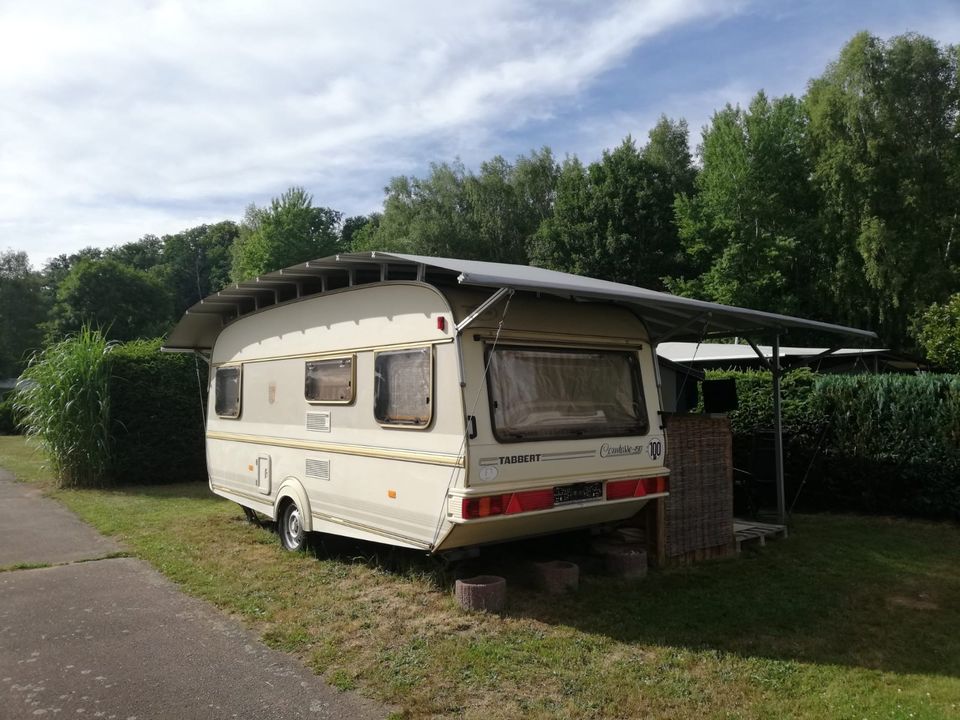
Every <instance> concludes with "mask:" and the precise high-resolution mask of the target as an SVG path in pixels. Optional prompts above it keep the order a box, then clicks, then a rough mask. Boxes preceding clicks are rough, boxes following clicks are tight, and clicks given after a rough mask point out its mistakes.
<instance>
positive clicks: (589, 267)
mask: <svg viewBox="0 0 960 720" xmlns="http://www.w3.org/2000/svg"><path fill="white" fill-rule="evenodd" d="M650 138H651V139H650V143H648V145H647V146H646V147H645V148H643V149H642V150H639V149H638V148H637V146H636V144H635V143H634V141H633V139H632V138H631V137H627V138H626V139H625V140H624V141H623V142H622V143H621V144H620V146H619V147H617V148H615V149H614V150H612V151H605V152H604V153H603V157H602V158H601V159H600V160H599V161H598V162H594V163H591V164H590V166H589V167H587V168H584V167H583V165H582V164H581V163H580V161H579V160H577V159H576V158H573V159H571V160H568V161H567V162H565V163H564V165H563V167H562V168H561V170H560V173H559V179H558V183H557V192H556V200H555V205H554V212H553V214H552V216H551V217H548V218H546V219H545V220H544V221H543V223H542V224H541V226H540V228H539V230H538V232H537V234H536V239H535V241H534V243H533V249H532V251H531V257H532V259H533V261H534V262H535V263H537V264H540V265H543V266H545V267H550V268H553V269H555V270H563V271H566V272H574V273H580V274H583V275H591V276H594V277H599V278H603V279H606V280H613V281H616V282H623V283H629V284H632V285H640V286H642V287H648V288H653V289H662V288H663V287H664V280H663V279H664V277H666V276H668V275H672V274H675V273H676V272H677V270H678V267H679V261H680V258H681V253H680V243H679V239H678V236H677V231H676V227H675V225H674V223H673V202H674V197H675V195H676V193H677V192H682V191H687V190H689V189H690V183H691V182H692V178H693V172H694V171H693V168H692V164H691V162H690V152H689V149H688V148H687V146H686V123H684V122H683V121H680V122H673V121H671V120H668V119H667V118H661V120H660V122H659V123H658V124H657V126H656V127H655V128H654V129H653V131H651V134H650Z"/></svg>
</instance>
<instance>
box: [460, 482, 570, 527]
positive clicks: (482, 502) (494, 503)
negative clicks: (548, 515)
mask: <svg viewBox="0 0 960 720" xmlns="http://www.w3.org/2000/svg"><path fill="white" fill-rule="evenodd" d="M552 507H553V488H543V489H542V490H527V491H525V492H517V493H509V494H507V495H486V496H484V497H471V498H463V501H462V504H461V506H460V515H461V517H463V519H464V520H474V519H476V518H485V517H492V516H494V515H515V514H516V513H522V512H532V511H534V510H549V509H550V508H552Z"/></svg>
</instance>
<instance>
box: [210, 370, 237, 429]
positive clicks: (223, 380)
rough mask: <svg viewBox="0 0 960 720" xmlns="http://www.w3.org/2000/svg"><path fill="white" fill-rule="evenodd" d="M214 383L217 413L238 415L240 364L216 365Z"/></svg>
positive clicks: (229, 416) (221, 415)
mask: <svg viewBox="0 0 960 720" xmlns="http://www.w3.org/2000/svg"><path fill="white" fill-rule="evenodd" d="M215 384H216V387H215V392H216V402H215V404H214V409H215V410H216V411H217V415H219V416H220V417H226V418H235V417H240V366H239V365H233V366H231V367H218V368H217V375H216V380H215Z"/></svg>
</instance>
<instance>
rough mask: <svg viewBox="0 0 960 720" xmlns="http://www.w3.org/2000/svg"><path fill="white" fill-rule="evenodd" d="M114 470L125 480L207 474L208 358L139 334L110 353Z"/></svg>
mask: <svg viewBox="0 0 960 720" xmlns="http://www.w3.org/2000/svg"><path fill="white" fill-rule="evenodd" d="M110 363H111V374H110V401H111V409H112V412H113V424H112V428H113V436H114V446H113V457H112V459H111V474H112V476H113V478H114V480H115V481H116V482H120V483H131V482H132V483H162V482H183V481H184V480H203V479H206V464H205V463H206V460H205V454H204V423H203V411H202V409H201V406H200V396H201V393H200V390H199V389H198V387H197V371H198V367H199V370H200V374H201V375H200V383H201V387H204V388H205V387H206V363H202V362H201V363H199V366H198V365H197V364H196V361H195V360H194V358H192V357H189V356H187V355H184V354H180V353H161V352H160V340H159V339H158V340H137V341H134V342H129V343H125V344H123V345H119V346H117V347H116V348H115V349H114V351H113V352H112V353H111V354H110Z"/></svg>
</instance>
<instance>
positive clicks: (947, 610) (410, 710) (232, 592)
mask: <svg viewBox="0 0 960 720" xmlns="http://www.w3.org/2000/svg"><path fill="white" fill-rule="evenodd" d="M39 464H40V459H39V458H38V457H37V456H36V455H34V454H32V453H31V452H30V451H28V450H27V449H26V448H25V445H24V443H23V441H22V440H21V439H20V438H7V437H2V438H0V466H2V467H5V468H7V469H10V470H11V471H13V472H14V473H16V474H17V475H18V476H19V477H21V478H22V479H25V480H29V481H34V482H41V483H45V485H46V487H47V489H48V491H49V492H50V494H51V495H52V496H54V497H56V498H58V499H59V500H61V501H62V502H64V503H65V504H66V505H67V506H68V507H70V508H71V509H73V510H74V511H76V512H77V513H78V514H79V515H80V516H81V517H82V518H84V519H85V520H87V521H88V522H90V523H91V524H93V525H94V526H95V527H97V528H99V529H100V530H101V531H103V532H104V533H107V534H110V535H114V536H116V537H117V538H119V539H120V540H122V541H123V542H124V543H126V544H127V546H128V547H129V549H130V551H131V552H132V554H134V555H136V556H138V557H141V558H143V559H145V560H147V561H148V562H150V563H152V564H153V565H154V566H156V567H157V568H159V569H160V570H161V571H162V572H163V573H164V574H166V575H167V576H169V577H170V578H172V579H173V580H175V581H176V582H178V583H179V584H180V585H181V586H182V587H183V588H184V590H186V591H187V592H189V593H191V594H193V595H196V596H199V597H202V598H205V599H207V600H209V601H211V602H213V603H214V604H216V605H217V606H219V607H221V608H223V609H224V610H226V611H227V612H230V613H233V614H234V615H236V616H238V617H240V618H242V619H243V620H244V621H245V622H247V623H248V624H250V625H251V626H253V627H254V628H256V629H257V630H258V631H259V632H260V633H261V634H262V636H263V637H264V639H265V640H266V641H267V642H268V643H269V644H270V645H272V646H274V647H277V648H281V649H284V650H288V651H291V652H294V653H296V654H298V655H299V656H301V657H302V658H303V660H304V661H305V662H306V663H307V664H308V665H309V666H311V667H312V668H313V669H314V670H315V671H316V672H318V673H320V674H322V675H323V676H324V677H326V678H327V680H329V681H330V682H331V683H333V684H334V685H336V686H338V687H340V688H344V689H347V688H356V689H358V690H359V691H360V692H361V693H363V694H365V695H368V696H371V697H375V698H378V699H381V700H383V701H386V702H388V703H390V704H392V705H393V706H394V707H396V708H398V709H399V715H400V716H401V717H407V716H409V717H427V716H432V715H441V716H444V715H457V716H459V715H462V716H466V717H482V718H485V719H486V720H490V719H494V718H514V717H518V716H521V715H523V716H528V717H543V718H547V717H558V716H559V717H587V718H590V717H596V718H608V717H610V718H618V717H622V718H636V717H643V716H648V715H649V716H655V717H657V716H664V717H671V718H703V717H730V718H770V717H800V718H856V719H859V718H960V527H957V526H956V525H951V524H936V523H927V522H918V521H906V520H892V519H885V518H865V517H852V516H827V515H821V516H802V517H798V518H796V521H795V524H794V526H793V528H792V531H791V536H790V539H789V540H786V541H780V542H776V543H771V544H768V545H767V547H766V548H764V549H762V550H760V551H757V552H753V553H749V554H745V555H744V556H742V557H741V558H739V559H736V560H729V561H721V562H714V563H705V564H702V565H699V566H694V567H688V568H677V569H672V570H668V571H664V572H656V573H652V574H651V575H650V576H649V577H648V578H647V579H646V580H644V581H642V582H640V583H635V584H631V583H627V582H621V581H615V580H612V579H610V578H605V577H602V576H596V575H586V576H583V577H582V578H581V589H580V591H579V592H578V593H577V594H575V595H569V596H564V597H561V598H552V597H545V596H543V595H540V594H538V593H536V592H535V591H533V590H532V589H529V588H525V587H523V586H522V582H521V581H522V565H520V564H519V563H517V562H510V555H509V554H510V553H511V552H517V553H519V552H520V549H519V548H516V547H515V546H506V547H505V548H502V549H501V550H500V551H499V552H495V553H491V554H490V557H489V560H488V561H487V562H489V563H491V564H492V567H490V568H489V569H492V570H499V571H502V572H506V573H507V574H508V575H509V579H510V598H509V605H508V609H507V611H506V612H505V613H504V615H503V616H496V615H493V616H491V615H483V614H467V613H463V612H461V611H460V610H459V609H458V608H457V607H456V605H455V603H454V601H453V599H452V592H451V588H452V580H451V579H450V578H449V577H448V576H446V575H445V574H444V573H442V572H440V571H439V570H438V569H437V567H436V566H435V565H434V564H433V563H432V562H431V561H429V560H427V559H424V558H422V556H420V555H418V554H417V553H414V552H409V553H408V552H405V551H389V550H387V549H386V548H383V547H381V546H376V545H371V544H359V543H328V544H327V545H326V546H321V547H319V548H318V549H317V550H316V551H315V552H314V553H311V554H304V555H291V554H288V553H284V552H282V551H281V549H280V546H279V542H278V541H277V539H276V537H275V536H274V535H273V534H272V533H271V532H269V531H268V530H264V529H260V528H257V527H255V526H252V525H250V524H248V523H247V522H245V521H244V520H243V515H242V513H241V512H240V509H239V508H238V507H237V506H236V505H233V504H231V503H228V502H226V501H223V500H221V499H218V498H215V497H214V496H213V495H211V494H210V493H209V491H208V489H207V487H206V485H204V484H202V483H195V484H181V485H170V486H164V487H128V488H124V489H122V490H55V489H54V488H53V486H52V484H51V483H49V482H48V481H47V482H45V481H44V473H43V471H42V470H41V469H40V468H39Z"/></svg>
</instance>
